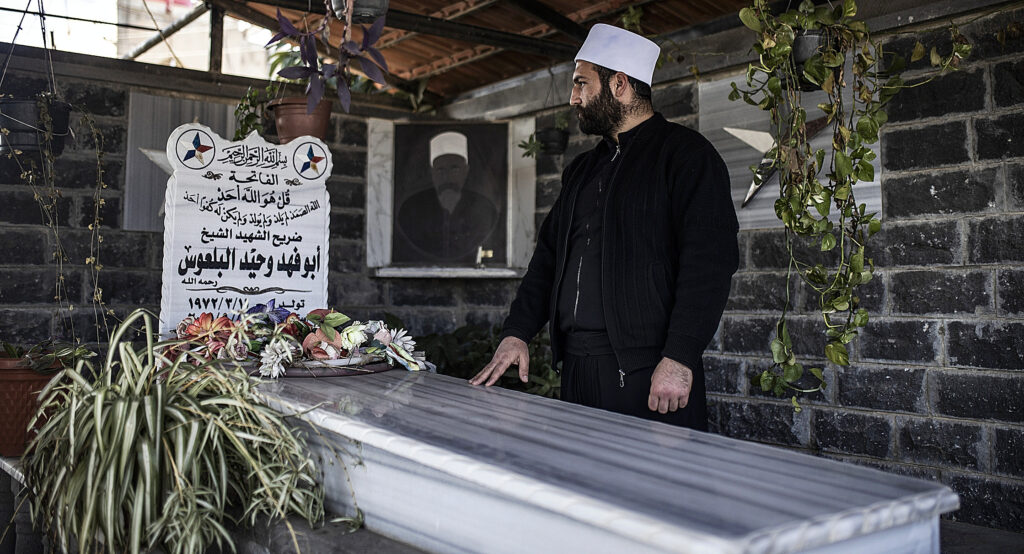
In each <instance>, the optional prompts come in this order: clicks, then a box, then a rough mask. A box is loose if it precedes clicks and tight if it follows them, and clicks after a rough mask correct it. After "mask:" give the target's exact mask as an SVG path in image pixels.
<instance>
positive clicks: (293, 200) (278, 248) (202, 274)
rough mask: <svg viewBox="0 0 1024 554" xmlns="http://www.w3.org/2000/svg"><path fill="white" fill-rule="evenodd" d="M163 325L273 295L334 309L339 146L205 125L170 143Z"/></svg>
mask: <svg viewBox="0 0 1024 554" xmlns="http://www.w3.org/2000/svg"><path fill="white" fill-rule="evenodd" d="M167 159H168V160H169V161H170V163H171V166H172V167H173V168H174V173H173V174H172V175H171V178H170V179H169V180H168V181H167V197H166V200H165V211H166V215H165V216H164V256H163V288H162V295H161V302H160V326H161V329H162V330H163V331H172V330H173V329H174V327H175V326H176V325H177V323H178V322H179V321H181V320H182V319H183V318H185V317H187V316H190V315H191V316H198V315H199V314H201V313H203V312H211V313H213V314H214V315H215V316H217V315H224V314H231V313H232V312H236V311H238V310H241V309H244V308H246V307H251V306H254V305H256V304H266V303H267V302H268V301H269V300H271V299H273V300H274V301H275V303H276V305H277V306H282V307H285V308H287V309H289V310H292V311H302V312H303V313H304V312H305V311H308V310H312V309H315V308H322V307H326V305H327V246H328V238H329V236H328V222H329V216H330V203H329V201H328V196H327V185H326V182H327V177H329V176H330V174H331V166H332V162H331V153H330V150H328V148H327V147H326V145H324V143H323V142H321V141H320V140H318V139H315V138H313V137H299V138H297V139H295V140H293V141H291V142H290V143H288V144H285V145H280V146H279V145H275V144H270V143H268V142H266V141H265V140H263V138H261V137H260V136H258V135H256V134H255V133H253V134H250V135H249V136H248V137H246V138H245V139H244V140H242V141H239V142H231V141H228V140H225V139H223V138H221V137H220V136H218V135H217V134H216V133H214V132H213V131H211V130H210V129H209V128H208V127H205V126H203V125H199V124H188V125H182V126H180V127H178V128H177V129H175V130H174V131H173V132H172V133H171V135H170V137H169V138H168V139H167Z"/></svg>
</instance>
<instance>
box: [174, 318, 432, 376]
mask: <svg viewBox="0 0 1024 554" xmlns="http://www.w3.org/2000/svg"><path fill="white" fill-rule="evenodd" d="M175 334H176V335H177V337H176V338H177V339H178V341H177V342H175V343H174V346H172V347H170V350H171V351H170V352H167V353H166V355H167V357H168V358H172V359H173V358H174V357H176V356H177V355H179V354H181V353H184V352H186V351H187V352H188V353H189V355H190V357H191V358H192V359H193V360H195V361H196V362H197V363H202V362H204V361H210V360H233V361H236V362H240V363H245V362H255V363H258V364H259V366H258V370H259V373H260V375H263V376H266V377H272V378H276V377H280V376H281V375H284V373H285V371H286V367H287V366H304V367H317V366H319V367H348V366H361V365H365V364H369V363H374V362H387V363H388V364H389V365H395V364H398V365H400V366H402V367H404V368H406V369H408V370H409V371H419V370H421V369H427V368H428V364H427V362H426V361H425V360H423V359H422V357H419V356H414V355H413V349H414V348H415V347H416V342H415V341H414V340H413V338H412V337H411V336H409V334H408V333H407V332H406V330H405V329H391V328H389V327H388V326H387V325H385V324H384V322H383V321H367V322H365V323H363V322H359V321H352V319H351V318H350V317H348V316H346V315H345V314H342V313H340V312H336V311H334V310H327V309H318V310H312V311H311V312H309V313H308V314H306V316H305V317H300V316H299V315H298V314H296V313H293V312H290V311H288V310H287V309H285V308H282V307H276V306H275V305H274V300H270V301H269V302H267V303H266V304H258V305H256V306H253V307H252V308H249V309H248V310H245V311H244V312H241V313H239V314H237V316H236V317H235V318H234V319H232V318H229V317H227V316H220V317H216V318H215V317H214V316H213V314H211V313H203V314H200V315H199V317H186V318H185V319H184V320H182V321H181V323H179V324H178V326H177V329H176V333H175Z"/></svg>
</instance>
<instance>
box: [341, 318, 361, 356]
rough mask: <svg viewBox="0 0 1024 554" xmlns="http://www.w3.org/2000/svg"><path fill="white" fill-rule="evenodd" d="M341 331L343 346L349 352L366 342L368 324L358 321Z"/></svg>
mask: <svg viewBox="0 0 1024 554" xmlns="http://www.w3.org/2000/svg"><path fill="white" fill-rule="evenodd" d="M339 333H341V347H342V348H344V349H345V350H348V351H349V353H351V352H352V351H353V350H354V349H355V348H356V347H358V346H359V345H360V344H363V343H364V342H366V325H365V324H363V323H359V322H358V321H356V322H353V323H352V325H349V326H348V327H345V328H344V329H342V330H341V331H339Z"/></svg>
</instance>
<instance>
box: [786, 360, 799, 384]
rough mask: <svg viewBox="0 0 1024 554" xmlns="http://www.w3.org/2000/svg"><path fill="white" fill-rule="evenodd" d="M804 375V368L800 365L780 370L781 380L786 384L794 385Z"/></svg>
mask: <svg viewBox="0 0 1024 554" xmlns="http://www.w3.org/2000/svg"><path fill="white" fill-rule="evenodd" d="M803 375H804V368H803V366H802V365H800V364H793V365H790V366H786V367H785V368H783V370H782V378H783V379H784V380H785V381H786V382H787V383H795V382H796V381H798V380H799V379H800V378H801V377H803Z"/></svg>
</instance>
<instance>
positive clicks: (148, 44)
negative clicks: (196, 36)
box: [121, 4, 208, 60]
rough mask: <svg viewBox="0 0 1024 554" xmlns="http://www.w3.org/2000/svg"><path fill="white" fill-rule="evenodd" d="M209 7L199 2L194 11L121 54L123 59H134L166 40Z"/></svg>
mask: <svg viewBox="0 0 1024 554" xmlns="http://www.w3.org/2000/svg"><path fill="white" fill-rule="evenodd" d="M207 9H208V8H207V7H206V4H199V5H198V6H196V7H194V8H192V11H190V12H188V13H187V14H185V15H183V16H182V17H181V18H180V19H178V20H177V21H175V22H174V23H171V24H170V25H168V26H167V27H165V28H163V29H161V30H159V31H157V32H156V34H155V35H153V36H151V37H149V38H148V39H146V41H145V42H143V43H142V44H140V45H138V46H136V47H135V48H134V49H133V50H132V51H131V52H128V53H127V54H125V55H124V56H121V59H123V60H134V59H135V58H137V57H139V56H141V55H142V54H144V53H145V52H146V51H147V50H149V49H150V48H152V47H154V46H156V45H157V44H160V42H161V41H163V40H166V39H167V38H168V37H170V36H171V35H173V34H174V33H176V32H178V31H180V30H181V28H182V27H184V26H186V25H188V24H189V23H192V22H193V21H195V20H196V19H199V16H201V15H203V14H204V13H206V10H207Z"/></svg>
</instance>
